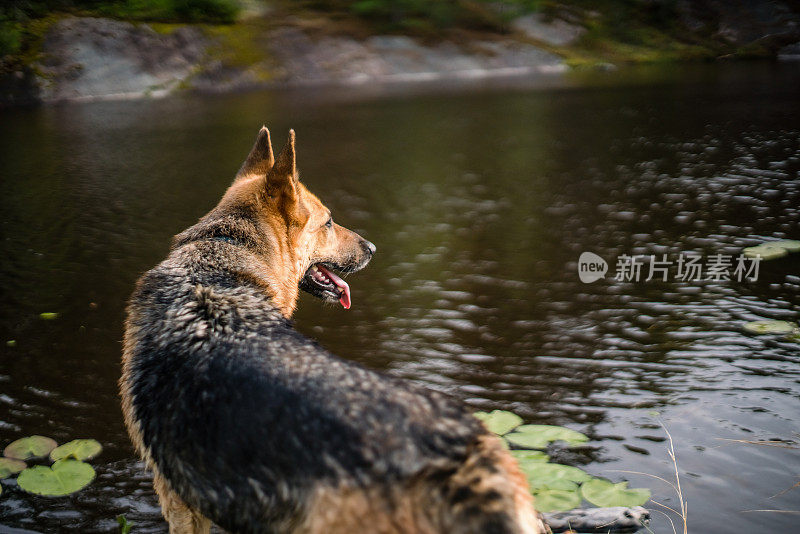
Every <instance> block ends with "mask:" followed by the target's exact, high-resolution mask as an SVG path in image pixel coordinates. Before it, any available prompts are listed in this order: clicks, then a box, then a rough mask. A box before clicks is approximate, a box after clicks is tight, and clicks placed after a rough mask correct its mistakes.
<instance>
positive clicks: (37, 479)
mask: <svg viewBox="0 0 800 534" xmlns="http://www.w3.org/2000/svg"><path fill="white" fill-rule="evenodd" d="M94 475H95V473H94V469H93V468H92V466H91V465H89V464H87V463H83V462H79V461H78V460H72V459H66V460H59V461H57V462H56V463H54V464H53V467H52V468H50V467H45V466H43V465H36V466H34V467H31V468H29V469H26V470H25V471H23V472H22V473H20V475H19V478H17V483H18V484H19V487H20V488H22V489H24V490H25V491H27V492H28V493H35V494H36V495H46V496H53V497H55V496H59V495H69V494H70V493H75V492H76V491H79V490H81V489H83V488H85V487H86V486H87V485H88V484H89V482H91V481H92V480H94Z"/></svg>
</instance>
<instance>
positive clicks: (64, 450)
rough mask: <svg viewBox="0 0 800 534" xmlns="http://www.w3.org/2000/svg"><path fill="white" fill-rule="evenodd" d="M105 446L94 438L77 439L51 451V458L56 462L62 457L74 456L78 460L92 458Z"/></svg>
mask: <svg viewBox="0 0 800 534" xmlns="http://www.w3.org/2000/svg"><path fill="white" fill-rule="evenodd" d="M102 450H103V446H102V445H100V443H99V442H97V440H94V439H75V440H72V441H70V442H69V443H65V444H63V445H61V446H60V447H56V448H55V449H53V450H52V451H51V452H50V459H51V460H53V461H54V462H55V461H56V460H61V459H62V458H68V457H73V458H75V459H76V460H91V459H92V458H94V457H95V456H97V455H98V454H100V452H102Z"/></svg>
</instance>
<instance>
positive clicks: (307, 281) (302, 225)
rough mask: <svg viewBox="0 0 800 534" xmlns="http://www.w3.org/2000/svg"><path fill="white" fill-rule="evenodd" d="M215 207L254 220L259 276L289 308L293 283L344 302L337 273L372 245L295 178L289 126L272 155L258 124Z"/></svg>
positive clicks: (361, 262)
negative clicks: (263, 270) (247, 151)
mask: <svg viewBox="0 0 800 534" xmlns="http://www.w3.org/2000/svg"><path fill="white" fill-rule="evenodd" d="M217 209H218V210H220V209H222V211H223V212H226V213H231V212H239V213H241V212H244V213H246V214H247V218H248V219H250V220H251V221H252V222H253V223H254V225H253V226H254V227H255V230H256V232H255V233H256V234H257V241H258V242H259V246H258V247H257V250H258V251H259V254H260V255H262V257H263V258H262V259H263V260H264V262H265V264H266V265H268V266H269V268H268V270H269V273H267V274H265V276H266V277H267V278H269V279H270V283H271V285H274V286H276V287H275V288H274V289H275V291H276V293H278V294H277V295H276V296H277V297H278V300H281V301H283V300H286V301H287V304H290V309H289V313H291V310H292V309H293V308H294V301H295V300H296V298H297V289H298V288H299V289H303V290H304V291H307V292H308V293H311V294H312V295H314V296H315V297H318V298H320V299H322V300H325V301H328V302H336V301H339V302H340V303H341V305H342V306H344V307H345V308H349V307H350V302H351V301H350V287H349V286H348V285H347V282H345V281H344V280H342V278H341V277H340V276H339V275H340V274H344V273H352V272H355V271H358V270H360V269H363V268H364V266H366V265H367V263H368V262H369V260H370V259H371V258H372V255H373V254H374V253H375V245H373V244H372V243H370V242H369V241H367V240H366V239H364V238H363V237H361V236H360V235H358V234H357V233H355V232H353V231H351V230H348V229H347V228H344V227H343V226H340V225H338V224H336V222H334V220H333V217H332V215H331V211H330V210H329V209H328V208H327V207H325V205H324V204H323V203H322V202H321V201H320V200H319V198H317V197H316V196H315V195H314V194H313V193H311V192H310V191H309V190H308V189H307V188H306V186H305V185H303V184H302V183H301V182H300V180H299V176H298V172H297V162H296V156H295V134H294V130H290V131H289V139H288V141H287V142H286V145H285V146H284V147H283V150H282V151H281V153H280V154H279V155H278V157H277V158H275V157H274V156H273V152H272V146H271V143H270V136H269V131H268V130H267V129H266V128H262V129H261V131H260V132H259V134H258V137H257V139H256V143H255V145H254V146H253V149H252V150H251V151H250V154H249V155H248V156H247V159H246V160H245V162H244V164H242V167H241V169H240V170H239V172H238V173H237V175H236V179H235V180H234V183H233V185H232V186H231V187H230V189H229V190H228V192H227V193H226V194H225V197H224V198H223V199H222V202H220V205H219V206H218V208H217ZM215 211H216V210H215ZM212 213H213V212H212ZM289 301H291V302H289ZM279 307H281V306H280V304H279ZM283 307H286V306H283Z"/></svg>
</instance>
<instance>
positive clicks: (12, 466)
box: [0, 458, 28, 479]
mask: <svg viewBox="0 0 800 534" xmlns="http://www.w3.org/2000/svg"><path fill="white" fill-rule="evenodd" d="M26 467H28V464H26V463H25V462H23V461H22V460H16V459H14V458H0V479H2V478H8V477H10V476H11V475H16V474H17V473H19V472H20V471H22V470H24V469H25V468H26Z"/></svg>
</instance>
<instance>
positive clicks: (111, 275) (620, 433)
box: [0, 65, 800, 532]
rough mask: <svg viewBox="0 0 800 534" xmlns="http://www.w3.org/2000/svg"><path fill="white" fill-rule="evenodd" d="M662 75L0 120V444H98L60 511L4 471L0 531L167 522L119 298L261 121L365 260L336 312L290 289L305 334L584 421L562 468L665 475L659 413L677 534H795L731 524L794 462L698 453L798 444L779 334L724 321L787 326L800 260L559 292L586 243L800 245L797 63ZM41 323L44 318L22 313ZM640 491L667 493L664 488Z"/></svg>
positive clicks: (487, 403) (773, 456)
mask: <svg viewBox="0 0 800 534" xmlns="http://www.w3.org/2000/svg"><path fill="white" fill-rule="evenodd" d="M684 74H685V73H684ZM690 74H691V73H690ZM670 76H671V74H670V73H666V74H665V73H664V72H660V73H659V78H658V80H659V81H658V83H650V84H649V85H648V84H639V83H632V84H631V85H625V84H618V85H619V86H617V87H611V86H608V87H604V88H602V89H597V88H595V89H593V90H589V89H582V88H581V87H583V86H582V85H581V84H582V83H584V82H583V81H577V82H570V83H574V87H573V88H571V89H569V90H559V91H550V90H548V91H529V90H522V89H514V90H508V91H502V92H491V91H488V92H484V93H480V94H456V93H450V94H434V95H423V96H418V97H415V98H405V97H396V98H387V99H371V100H370V99H368V100H363V101H359V100H350V99H348V98H345V97H343V96H341V95H339V96H337V97H336V98H333V99H332V100H330V101H316V102H315V101H310V100H308V98H309V95H307V94H302V93H299V94H298V93H289V94H280V93H270V94H255V95H244V96H242V95H237V96H235V97H217V98H207V99H201V98H185V99H175V100H169V101H156V102H128V103H100V104H92V105H82V106H66V107H59V108H50V109H42V110H36V111H12V112H7V113H4V115H3V117H2V120H3V127H2V129H0V161H2V194H0V210H1V211H2V213H3V217H2V241H0V242H2V245H1V246H2V250H0V288H2V296H3V298H2V305H0V341H4V340H8V339H14V340H16V341H17V345H16V347H6V346H0V351H2V352H0V354H2V359H0V391H1V393H0V431H1V432H0V435H1V436H2V440H3V442H6V441H10V440H11V439H14V438H16V437H20V436H22V435H27V434H33V433H40V434H45V435H50V436H53V437H54V438H55V439H57V440H58V441H66V440H68V439H73V438H77V437H95V438H98V439H100V441H101V442H103V444H104V446H105V448H106V450H105V452H104V454H103V456H101V458H100V459H99V460H98V473H99V477H98V480H97V481H96V482H95V483H93V484H92V486H91V487H90V489H88V490H86V491H84V492H82V493H79V494H77V495H75V496H73V497H69V498H64V499H59V500H57V501H54V500H49V499H37V498H32V497H29V496H27V495H25V494H23V493H21V492H20V491H19V490H17V489H16V488H15V487H14V486H13V483H6V482H4V483H3V484H4V494H3V497H2V498H0V523H2V524H8V525H14V526H21V527H22V526H25V527H28V528H36V529H38V530H41V531H54V530H59V531H61V530H63V531H80V532H93V531H98V532H100V531H109V530H112V529H113V528H114V517H115V516H116V515H117V514H119V513H125V514H126V515H127V516H128V518H129V519H131V520H133V521H135V522H136V523H137V530H139V531H141V532H151V531H152V532H163V531H165V527H164V525H163V523H162V522H161V521H160V520H159V516H158V510H157V507H156V503H155V498H154V496H153V495H152V492H151V490H150V489H149V486H148V479H147V476H146V475H143V474H142V473H141V469H140V466H139V465H138V464H136V463H135V462H134V461H133V457H132V451H131V449H130V446H129V444H128V441H127V437H126V436H125V433H124V430H123V427H122V424H121V418H120V413H119V409H118V400H117V397H116V379H117V376H118V373H119V364H118V358H119V352H120V346H119V340H120V337H121V321H122V316H123V307H124V301H125V299H126V298H127V295H128V294H129V293H130V291H131V288H132V284H133V281H134V280H135V279H136V277H137V276H138V275H139V273H141V272H142V271H143V270H144V269H146V268H148V267H150V266H151V265H152V264H154V263H155V262H156V261H158V260H160V259H161V257H163V255H164V254H165V252H166V250H167V248H168V244H169V239H170V237H171V235H172V234H174V233H175V232H177V231H178V230H180V229H182V228H184V227H186V226H187V225H189V224H191V223H192V222H193V221H194V220H196V218H197V217H198V216H200V215H202V214H203V213H204V212H205V211H207V210H208V209H209V208H210V207H211V206H213V204H214V203H215V202H216V200H217V199H218V197H219V195H220V194H221V192H222V191H223V190H224V188H225V186H226V185H227V183H228V182H229V181H230V179H231V177H232V174H233V172H234V171H235V169H236V168H237V167H238V164H239V163H240V160H241V159H242V158H243V157H244V154H245V153H246V151H247V149H248V148H249V146H250V143H251V141H252V136H253V135H254V132H255V131H256V129H257V127H258V126H259V125H260V123H262V122H266V123H267V124H269V126H270V127H271V129H272V131H273V137H274V139H275V141H276V142H279V141H282V137H283V135H282V132H284V131H285V130H287V129H288V128H289V127H293V128H295V129H296V130H297V132H298V158H299V163H300V167H301V170H302V173H303V174H302V176H303V180H304V181H305V182H306V183H307V184H308V185H309V187H310V188H311V189H312V190H313V191H315V192H317V193H318V194H319V195H320V196H321V197H322V198H323V199H324V200H325V202H326V203H327V204H328V205H329V206H330V207H331V208H332V209H333V212H334V215H335V217H336V219H337V221H339V222H341V223H342V224H344V225H346V226H349V227H351V228H353V229H355V230H356V231H358V232H360V233H363V234H364V235H365V236H367V237H368V238H369V239H371V240H373V241H375V242H376V243H377V245H378V248H379V254H377V255H376V256H375V258H374V260H373V262H372V263H371V265H370V268H369V269H367V270H366V271H364V272H363V273H359V274H358V275H355V276H353V277H352V279H351V282H352V284H351V285H352V287H353V300H354V308H353V309H352V310H350V311H348V312H345V311H343V310H340V309H338V308H328V309H325V308H323V307H322V306H320V305H319V303H318V302H316V301H313V300H312V299H305V298H304V299H303V302H302V303H301V307H300V310H299V312H298V314H297V323H298V327H299V328H300V329H301V330H303V331H305V332H307V333H308V334H310V335H312V336H314V337H316V338H318V339H320V340H321V341H322V342H323V343H324V344H325V345H326V346H327V347H329V348H331V349H332V350H333V351H334V352H336V353H338V354H341V355H343V356H346V357H349V358H351V359H354V360H357V361H360V362H363V363H365V364H367V365H370V366H372V367H377V368H382V369H385V370H387V371H388V372H390V373H392V374H395V375H397V376H403V377H407V378H409V379H412V380H416V381H419V382H422V383H425V384H427V385H429V386H431V387H434V388H438V389H441V390H444V391H448V392H450V393H452V394H454V395H457V396H459V397H461V398H464V399H466V400H467V401H468V402H470V403H471V404H473V405H474V406H476V407H480V408H507V409H513V410H515V411H516V412H517V413H519V414H520V415H522V416H524V417H525V418H526V419H527V420H528V421H530V422H552V423H557V424H567V425H570V426H573V427H575V428H577V429H579V430H583V431H586V432H588V433H589V434H590V435H591V436H592V437H593V438H594V440H593V441H592V443H591V445H592V446H591V447H590V448H588V449H586V450H581V451H573V452H569V451H563V452H561V453H560V455H559V456H558V457H557V459H558V460H560V461H565V462H570V463H574V464H581V465H584V466H585V468H586V469H587V470H589V471H590V472H592V473H594V474H600V475H606V476H612V477H619V476H620V475H619V474H614V473H611V472H610V471H607V469H629V470H638V471H644V472H648V473H653V474H656V475H659V476H669V474H670V470H671V466H670V465H669V463H668V459H667V457H666V453H665V449H664V442H663V439H664V432H663V430H662V429H661V428H660V427H659V425H658V424H657V422H656V421H655V419H654V417H653V416H652V415H651V412H652V411H653V410H657V411H659V412H660V413H661V414H662V417H663V418H664V419H665V420H666V421H667V424H668V426H669V427H670V429H671V431H672V433H673V435H674V436H675V437H676V440H677V443H676V446H677V447H678V453H679V459H680V460H681V462H682V464H681V467H682V468H683V469H684V470H685V471H687V472H689V473H693V474H691V475H690V474H687V475H686V476H687V480H686V481H685V482H684V489H685V491H687V494H688V495H687V497H688V499H689V501H690V503H691V505H690V510H692V513H693V517H692V519H693V523H692V525H693V530H696V531H697V532H721V531H722V530H720V526H721V525H722V524H724V521H723V522H720V518H721V517H729V516H730V515H729V514H736V515H735V517H736V518H737V523H738V524H740V525H741V528H742V529H743V530H748V529H750V530H753V531H755V530H756V529H758V530H763V529H764V528H765V527H772V528H774V529H781V528H782V529H783V531H788V530H791V529H790V528H789V526H790V525H793V524H794V523H793V522H792V521H791V520H789V519H787V517H790V516H786V515H778V514H775V515H766V516H764V515H760V516H755V515H753V514H742V515H741V516H740V515H739V512H740V511H741V510H746V509H754V508H764V507H769V508H780V507H785V508H791V507H792V506H794V507H795V508H796V498H795V497H794V495H795V494H792V493H791V492H789V493H787V494H784V495H783V496H781V497H778V498H776V499H773V500H772V501H765V499H767V498H768V497H770V496H772V495H774V494H776V493H778V492H779V491H781V490H783V489H786V488H788V487H791V486H792V485H793V484H794V482H796V480H793V479H792V476H791V472H787V469H786V466H787V465H795V466H796V465H798V459H797V458H798V457H797V454H796V451H790V450H784V449H773V448H766V447H761V448H759V447H747V446H743V445H741V444H740V445H733V444H730V443H727V442H721V441H719V440H717V439H716V438H736V439H742V438H747V439H751V438H776V437H779V438H787V437H791V435H792V432H794V431H796V430H797V426H798V417H797V414H798V413H800V411H798V402H797V398H798V393H800V387H798V384H800V366H798V363H800V353H799V352H798V345H797V344H796V343H793V342H789V341H786V340H783V339H776V338H771V337H752V336H748V335H745V334H744V333H743V332H742V330H741V324H742V323H743V322H744V321H749V320H754V319H760V318H773V319H786V320H797V318H798V311H797V310H798V308H797V306H798V300H799V299H798V289H800V278H799V277H798V276H797V274H796V273H797V272H798V267H800V258H798V256H793V257H789V258H786V259H782V260H778V261H775V262H771V263H769V264H765V265H763V266H762V270H761V273H760V278H759V280H758V281H757V282H747V283H739V282H733V281H730V282H709V281H703V282H690V283H676V282H674V281H670V282H648V283H622V282H616V281H613V280H610V279H607V280H604V281H599V282H596V283H594V284H591V285H586V284H582V283H581V282H579V280H578V277H577V273H576V260H577V258H578V256H579V255H580V253H581V252H583V251H587V250H590V251H593V252H595V253H597V254H599V255H600V256H601V257H603V258H606V259H607V260H612V259H613V258H615V257H617V256H618V255H620V254H659V255H660V254H667V255H668V256H670V257H673V258H674V257H675V256H677V255H678V254H680V253H681V252H683V251H694V252H698V253H701V254H704V255H711V254H718V253H722V254H736V253H738V252H739V250H740V249H741V248H742V247H744V246H748V245H751V244H754V243H755V242H757V241H759V240H761V239H763V238H766V237H790V238H798V236H799V235H800V228H798V222H800V221H799V219H800V208H798V206H800V180H798V172H799V171H800V130H798V124H800V121H798V119H800V101H798V99H797V97H796V94H795V89H796V87H797V82H798V81H800V74H799V73H798V69H797V68H796V67H784V68H777V67H775V68H773V67H764V66H760V65H750V66H728V67H721V68H706V69H705V70H704V71H700V72H698V73H696V75H694V74H692V75H691V76H690V75H684V76H680V77H679V76H675V78H671V77H670ZM678 78H682V81H681V82H680V83H677V82H676V79H678ZM618 81H619V80H618ZM591 83H592V84H594V85H595V86H596V85H597V80H593V81H591ZM603 83H606V82H603ZM43 311H56V312H59V313H60V314H61V316H60V318H59V319H58V320H57V321H50V322H43V321H41V320H40V319H38V314H39V313H40V312H43ZM789 471H791V470H789ZM634 483H635V484H637V485H647V486H651V487H653V488H654V491H655V493H656V497H657V498H658V499H659V500H661V501H663V502H665V503H666V504H670V503H671V502H672V503H674V499H673V500H672V501H671V500H670V494H669V491H668V489H667V488H664V487H658V486H654V485H653V483H652V482H651V481H649V480H648V479H645V478H641V479H635V482H634ZM765 503H768V506H767V505H766V504H765ZM740 518H741V520H740ZM665 529H669V527H668V526H667V523H665V520H664V519H663V518H656V520H655V524H654V530H655V531H656V532H665V531H667V530H665Z"/></svg>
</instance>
